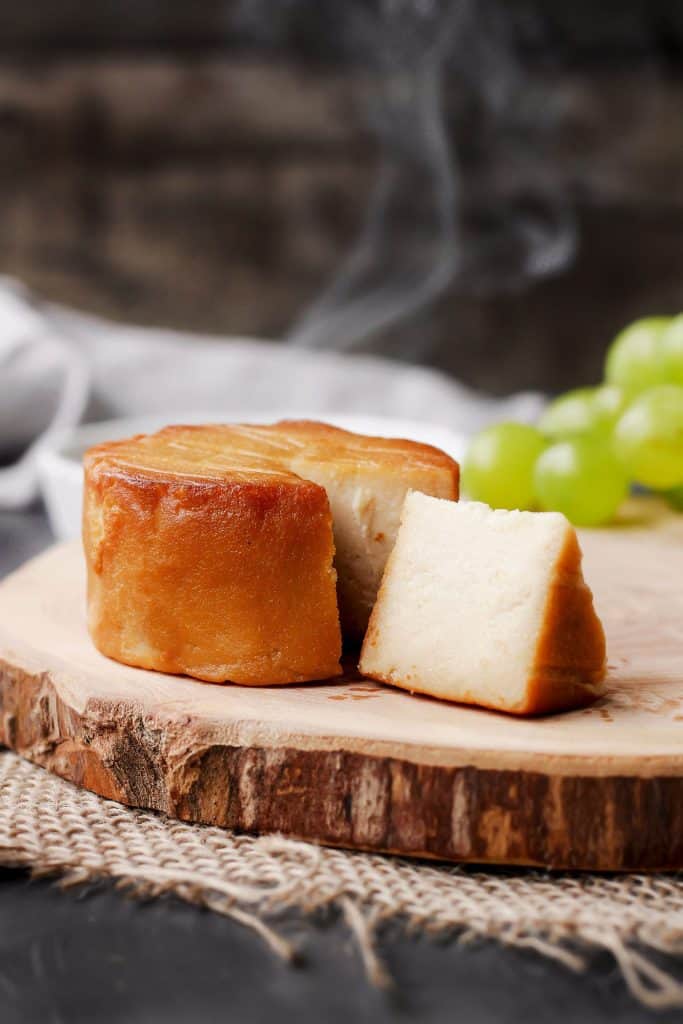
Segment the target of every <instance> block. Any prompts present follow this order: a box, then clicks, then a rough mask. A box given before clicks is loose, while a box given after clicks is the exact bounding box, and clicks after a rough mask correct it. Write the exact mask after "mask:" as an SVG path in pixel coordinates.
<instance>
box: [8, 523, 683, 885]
mask: <svg viewBox="0 0 683 1024" xmlns="http://www.w3.org/2000/svg"><path fill="white" fill-rule="evenodd" d="M581 539H582V546H583V548H584V554H585V558H584V565H585V572H586V578H587V580H588V581H589V583H590V584H591V586H592V587H593V590H594V593H595V598H596V605H597V608H598V610H599V612H600V614H601V616H602V618H603V621H604V624H605V628H606V632H607V638H608V651H609V675H608V684H607V694H606V696H605V697H604V698H601V699H600V700H599V701H598V702H597V703H596V704H595V705H594V706H593V707H591V708H587V709H584V710H582V711H577V712H572V713H569V714H564V715H557V716H553V717H546V718H542V719H533V720H523V719H522V720H520V719H514V718H510V717H507V716H503V715H499V714H496V713H493V712H488V711H483V710H479V709H475V708H468V707H460V706H455V705H449V704H445V703H442V702H439V701H436V700H431V699H429V698H425V697H413V696H411V695H409V694H407V693H404V692H402V691H399V690H395V689H391V688H389V687H384V686H380V685H378V684H375V683H373V682H370V681H368V680H364V679H362V678H360V677H359V676H358V675H357V674H354V673H350V674H348V675H347V676H346V677H345V678H344V679H343V680H342V681H341V682H333V683H323V684H308V685H302V686H292V687H270V688H257V689H254V688H244V687H237V686H213V685H210V684H206V683H199V682H195V681H193V680H190V679H186V678H182V677H175V676H166V675H161V674H158V673H153V672H146V671H143V670H141V669H133V668H128V667H126V666H124V665H119V664H117V663H116V662H113V661H109V660H108V659H106V658H104V657H102V656H101V655H100V654H98V652H97V651H96V650H95V649H94V647H93V646H92V644H91V643H90V641H89V638H88V636H87V633H86V628H85V614H84V570H83V564H82V556H81V552H80V548H79V547H78V546H77V545H63V546H58V547H55V548H52V549H51V550H50V551H48V552H46V553H45V554H43V555H41V556H39V557H38V558H37V559H34V560H33V561H32V562H30V563H28V564H27V565H25V566H24V567H23V568H22V569H20V570H19V571H18V572H16V573H15V574H14V575H12V576H10V577H8V578H7V579H6V580H5V581H4V582H3V583H2V584H0V738H1V739H2V741H3V742H4V743H5V744H6V745H7V746H10V747H13V748H14V749H15V750H17V751H18V752H19V753H21V754H22V755H24V756H25V757H27V758H30V759H31V760H32V761H35V762H36V763H38V764H40V765H43V766H44V767H45V768H49V769H50V770H51V771H53V772H56V773H57V774H58V775H61V776H62V777H64V778H66V779H69V780H71V781H72V782H75V783H77V784H78V785H81V786H85V787H87V788H88V789H91V790H93V791H94V792H96V793H99V794H101V795H102V796H105V797H109V798H111V799H114V800H118V801H121V802H122V803H125V804H130V805H133V806H137V807H146V808H153V809H155V810H158V811H163V812H165V813H166V814H169V815H172V816H174V817H177V818H182V819H185V820H189V821H197V822H207V823H211V824H215V825H222V826H230V827H235V828H239V829H246V830H249V831H256V832H272V831H277V832H283V833H286V834H289V835H296V836H300V837H303V838H307V839H311V840H314V841H317V842H321V843H326V844H332V845H338V846H345V847H353V848H358V849H366V850H378V851H391V852H395V853H401V854H405V855H411V856H420V857H423V856H426V857H439V858H445V859H449V860H459V861H475V862H495V863H502V864H541V865H546V866H550V867H564V868H580V869H588V868H590V869H609V870H625V869H656V868H660V869H664V868H683V517H679V518H678V519H675V518H670V519H665V520H662V521H661V522H658V524H657V525H656V526H652V525H651V524H650V526H649V527H647V526H646V525H645V524H639V523H638V521H637V520H636V521H635V522H634V523H632V524H631V525H630V526H627V527H626V526H625V527H624V528H622V529H619V530H611V531H588V532H584V534H583V535H582V538H581Z"/></svg>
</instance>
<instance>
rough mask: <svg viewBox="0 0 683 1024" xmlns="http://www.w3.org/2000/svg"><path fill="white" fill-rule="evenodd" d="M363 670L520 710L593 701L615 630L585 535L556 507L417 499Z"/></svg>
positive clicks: (405, 522) (409, 507)
mask: <svg viewBox="0 0 683 1024" xmlns="http://www.w3.org/2000/svg"><path fill="white" fill-rule="evenodd" d="M360 670H361V672H362V673H363V674H364V675H366V676H369V677H371V678H372V679H378V680H381V681H383V682H386V683H392V684H394V685H395V686H400V687H403V688H404V689H407V690H411V691H414V692H419V693H426V694H430V695H432V696H434V697H441V698H444V699H446V700H452V701H458V702H462V703H467V704H480V705H483V706H485V707H489V708H495V709H497V710H500V711H507V712H511V713H513V714H520V715H535V714H543V713H546V712H551V711H560V710H564V709H568V708H575V707H580V706H582V705H584V704H587V703H589V702H590V701H592V700H593V699H594V698H595V697H596V696H597V695H598V694H599V693H600V682H601V680H602V678H603V676H604V673H605V636H604V633H603V629H602V626H601V624H600V620H599V619H598V616H597V614H596V612H595V609H594V607H593V598H592V594H591V592H590V590H589V588H588V587H587V586H586V583H585V582H584V579H583V575H582V571H581V550H580V548H579V543H578V540H577V537H576V532H575V531H574V529H573V528H572V527H571V525H570V524H569V523H568V522H567V520H566V519H565V517H564V516H562V515H559V514H558V513H555V512H547V513H546V512H516V511H515V512H507V511H503V510H496V511H493V510H492V509H490V508H489V507H488V506H487V505H481V504H479V503H476V502H463V503H458V504H455V503H452V502H444V501H438V500H436V499H434V498H430V497H427V496H425V495H423V494H410V495H409V496H408V497H407V498H406V502H405V505H404V508H403V513H402V520H401V527H400V530H399V533H398V537H397V540H396V546H395V548H394V551H393V553H392V555H391V557H390V559H389V562H388V564H387V567H386V570H385V574H384V579H383V581H382V585H381V588H380V592H379V596H378V599H377V604H376V605H375V608H374V611H373V613H372V617H371V620H370V624H369V627H368V631H367V634H366V637H365V641H364V643H363V649H362V652H361V659H360Z"/></svg>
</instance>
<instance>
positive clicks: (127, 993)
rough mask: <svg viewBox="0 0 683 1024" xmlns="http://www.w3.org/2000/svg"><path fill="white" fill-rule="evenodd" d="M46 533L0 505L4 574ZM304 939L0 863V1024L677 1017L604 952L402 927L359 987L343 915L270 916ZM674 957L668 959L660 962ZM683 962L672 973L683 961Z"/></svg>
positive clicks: (580, 1021) (37, 514) (417, 1023)
mask: <svg viewBox="0 0 683 1024" xmlns="http://www.w3.org/2000/svg"><path fill="white" fill-rule="evenodd" d="M48 541H49V531H48V528H47V524H46V523H45V519H44V517H43V515H42V512H41V511H40V510H39V509H35V510H32V511H31V512H26V513H0V576H2V575H4V574H5V573H6V572H8V571H10V570H11V569H13V568H15V567H16V566H17V565H19V564H20V563H21V561H23V560H24V559H25V558H28V557H30V556H31V555H32V554H35V553H36V552H37V551H38V550H40V549H41V548H42V547H44V546H45V545H46V544H47V543H48ZM279 927H280V929H281V930H282V932H283V933H284V934H287V935H288V937H290V938H291V939H293V940H295V941H296V942H297V945H298V946H299V948H300V949H301V951H302V954H303V958H302V965H301V966H299V967H289V966H287V965H285V964H283V963H282V962H280V961H279V960H278V959H277V958H276V957H275V956H274V955H273V954H272V953H271V952H270V951H269V950H268V949H267V948H265V947H264V945H263V943H262V941H261V939H259V938H258V937H257V936H256V935H255V934H253V933H252V932H250V931H249V930H248V929H246V928H244V927H243V926H241V925H239V924H237V923H235V922H234V921H231V920H228V919H225V918H222V917H220V916H219V915H217V914H212V913H209V912H206V911H202V910H199V909H197V908H196V907H191V906H188V905H185V904H183V903H181V902H179V901H177V900H172V899H160V900H156V901H152V902H149V903H138V902H135V901H134V900H132V899H130V898H128V897H126V896H125V895H123V894H122V893H120V892H118V891H117V890H116V889H115V888H114V886H113V885H101V886H97V887H94V888H88V889H84V888H80V889H69V890H62V889H60V888H59V887H58V886H57V884H56V883H55V882H53V881H50V880H40V881H30V880H29V878H28V877H27V875H26V873H24V872H21V871H10V870H0V1020H1V1021H2V1024H34V1022H35V1024H62V1022H68V1024H92V1022H93V1021H98V1022H99V1024H158V1022H159V1024H161V1022H163V1024H186V1022H190V1021H191V1022H192V1024H213V1022H214V1021H215V1022H218V1021H221V1022H223V1024H226V1022H228V1024H230V1022H234V1024H261V1022H264V1021H271V1020H273V1021H277V1024H290V1022H291V1024H308V1022H310V1024H347V1022H358V1024H442V1022H443V1024H446V1022H448V1024H452V1022H462V1024H529V1021H539V1022H540V1024H544V1022H546V1021H552V1022H553V1024H603V1022H604V1024H608V1022H609V1024H615V1022H616V1024H647V1022H650V1021H652V1022H654V1021H658V1022H659V1024H674V1022H677V1021H680V1020H681V1014H680V1011H675V1012H671V1013H653V1012H650V1011H647V1010H645V1009H643V1008H642V1007H640V1006H639V1005H638V1004H637V1003H636V1002H635V1000H634V999H633V998H632V997H631V996H630V994H629V993H628V991H627V990H626V987H625V985H624V983H623V981H622V979H621V976H620V974H619V972H618V970H617V968H616V967H615V966H614V963H613V961H612V960H611V958H609V957H608V956H606V955H605V956H599V957H596V958H595V959H594V961H593V963H592V966H591V969H590V971H589V972H587V973H586V974H584V975H582V976H575V975H574V974H572V973H571V972H570V971H568V970H567V969H566V968H564V967H562V966H560V965H558V964H556V963H554V962H552V961H548V960H545V959H542V958H541V957H539V956H538V955H536V954H535V953H532V952H521V951H518V950H506V949H503V948H501V947H500V946H498V945H496V944H495V943H483V944H480V945H477V946H470V947H461V946H458V945H456V944H455V943H450V944H443V943H438V942H434V941H432V940H429V939H417V938H409V937H407V936H406V935H404V934H402V933H401V931H400V929H399V928H398V927H396V926H393V927H392V928H391V929H390V930H389V931H388V933H387V934H386V935H385V936H383V938H382V941H381V953H382V956H383V958H384V960H385V962H386V964H387V966H388V967H389V969H390V971H391V973H392V975H393V976H394V978H395V979H397V983H396V987H395V989H394V990H393V991H392V992H390V993H384V992H380V991H378V990H376V989H373V988H372V987H370V986H369V985H368V983H367V981H366V980H365V976H364V973H363V969H362V966H361V963H360V961H359V958H358V954H357V951H356V950H355V948H354V945H353V942H352V941H351V939H350V937H349V933H348V930H347V929H346V927H345V926H344V924H343V922H342V921H340V920H339V919H338V918H337V917H335V916H332V917H330V918H328V919H326V920H324V921H322V920H320V921H316V922H315V923H312V922H310V921H309V922H304V921H302V919H301V918H300V917H298V915H289V916H288V917H287V918H286V919H285V920H283V921H281V922H280V923H279ZM669 966H670V965H669ZM681 973H683V972H681Z"/></svg>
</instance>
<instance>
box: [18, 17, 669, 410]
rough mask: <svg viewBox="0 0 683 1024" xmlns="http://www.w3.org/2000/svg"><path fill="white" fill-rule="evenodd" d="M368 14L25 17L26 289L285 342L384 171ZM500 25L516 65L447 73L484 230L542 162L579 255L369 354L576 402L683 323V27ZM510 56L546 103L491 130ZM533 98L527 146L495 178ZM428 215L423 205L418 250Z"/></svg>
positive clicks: (649, 20)
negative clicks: (364, 34) (661, 320)
mask: <svg viewBox="0 0 683 1024" xmlns="http://www.w3.org/2000/svg"><path fill="white" fill-rule="evenodd" d="M352 6H354V4H353V3H352V2H351V0H350V2H349V4H348V5H345V4H334V3H331V2H330V3H325V2H320V3H314V2H313V0H311V2H309V3H306V2H304V0H299V2H295V0H291V2H289V3H287V2H284V3H267V2H265V3H259V2H258V0H253V2H251V3H248V2H247V3H245V2H241V3H217V2H215V0H203V2H202V3H200V4H191V3H187V0H136V2H133V0H130V2H119V3H113V2H112V3H108V4H105V3H85V2H84V0H81V2H77V0H69V2H67V0H60V2H56V0H55V2H49V0H31V2H30V3H27V4H23V5H21V4H16V3H10V2H9V0H0V272H4V273H10V274H16V275H18V276H20V277H21V278H23V279H24V280H25V281H27V282H28V283H29V284H31V285H33V286H34V287H35V288H37V289H39V290H40V291H41V292H43V293H44V294H45V295H47V296H49V297H51V298H53V299H56V300H59V301H63V302H66V303H69V304H73V305H76V306H79V307H83V308H85V309H88V310H91V311H94V312H99V313H102V314H105V315H107V316H112V317H116V318H121V319H130V320H137V321H140V322H144V323H155V324H168V325H172V326H177V327H182V328H193V329H200V330H207V331H220V332H233V333H246V334H252V335H263V336H275V337H277V336H280V335H282V334H283V333H284V332H285V331H286V330H287V329H288V327H289V326H290V325H291V323H292V322H293V320H295V319H296V317H297V315H298V314H300V313H301V311H302V310H303V309H304V308H305V307H306V305H307V304H308V303H309V302H311V301H312V300H313V298H314V297H315V296H316V295H317V294H318V293H319V291H320V289H321V288H322V287H323V286H324V285H325V284H326V283H327V282H328V281H329V280H330V278H331V277H332V276H333V275H334V272H335V269H336V268H337V267H338V266H339V263H340V260H341V259H342V257H343V256H344V254H345V253H346V252H347V251H348V250H349V248H350V246H351V245H352V244H353V242H354V239H355V238H356V236H357V234H358V232H359V230H360V228H361V226H362V224H363V221H364V216H365V211H366V206H367V202H368V196H369V194H370V192H371V189H372V185H373V182H374V181H375V178H376V174H377V167H378V162H379V159H380V150H381V146H380V142H379V141H378V138H377V135H376V134H375V133H373V131H372V130H371V127H369V126H368V122H367V120H366V118H365V117H364V109H365V108H366V107H367V104H368V102H370V100H371V98H372V96H373V94H374V93H375V91H376V87H377V76H378V75H381V74H382V73H383V71H382V62H381V60H380V61H377V60H374V59H373V55H372V53H369V52H368V51H367V49H364V48H363V47H358V46H355V45H354V37H353V36H350V37H348V38H347V37H346V35H345V33H346V28H347V26H346V23H345V20H346V19H347V17H348V10H349V8H350V7H352ZM355 6H356V7H358V3H356V4H355ZM496 24H497V28H496V32H499V33H500V40H502V42H500V47H501V49H500V51H494V53H493V64H492V66H489V67H482V68H481V72H480V73H479V74H477V73H476V71H475V72H472V69H471V67H470V68H468V75H469V78H468V81H467V82H466V83H465V84H463V75H462V73H461V72H462V68H461V65H460V63H459V61H460V58H459V55H458V53H457V52H455V53H454V54H453V55H452V57H449V59H448V60H447V61H446V62H445V65H444V96H445V113H446V121H447V124H448V132H449V135H450V138H451V142H452V145H453V148H454V151H455V153H456V154H457V168H458V173H459V175H460V176H461V178H462V182H463V189H462V194H463V200H462V203H461V205H460V206H459V209H458V217H459V218H462V219H463V221H464V222H465V223H467V222H468V218H469V220H472V221H473V224H474V226H473V227H471V228H470V230H471V232H473V233H474V235H475V236H476V232H477V230H478V228H477V224H479V223H481V221H482V215H486V214H487V213H490V212H491V211H495V209H496V202H497V199H496V196H497V192H496V190H495V188H494V187H493V186H492V188H491V192H490V193H489V192H487V191H486V190H482V189H481V188H479V189H477V187H476V185H477V183H481V181H482V180H486V181H488V180H489V178H491V179H494V178H495V179H496V181H499V182H500V181H502V182H503V183H505V182H507V181H510V180H511V179H512V178H514V177H515V176H516V175H517V176H518V177H519V176H520V175H521V177H522V178H523V176H524V171H523V170H522V171H521V172H518V170H517V160H516V157H515V159H513V158H512V157H509V153H510V152H512V153H513V154H519V152H523V153H526V152H527V150H528V151H529V152H533V153H535V154H538V156H539V159H540V161H541V164H542V168H543V181H544V182H550V184H551V188H552V193H553V195H554V196H558V197H560V201H561V203H562V204H563V209H564V208H565V207H566V208H567V209H568V210H569V211H570V215H571V217H572V218H573V219H574V223H575V227H576V230H577V235H576V237H577V248H576V251H575V253H574V254H573V255H572V256H571V257H568V259H567V261H566V265H565V266H564V267H563V269H562V270H561V271H560V272H558V273H557V274H555V275H554V276H551V277H542V276H541V277H538V276H533V275H531V274H520V275H519V277H518V279H516V280H513V281H512V282H511V281H510V280H507V279H506V277H505V275H500V278H499V276H498V275H497V272H496V269H495V265H494V266H493V267H490V268H487V272H486V274H485V275H483V276H482V275H474V277H468V275H467V274H465V275H455V276H454V278H453V280H452V281H451V283H450V284H449V285H448V287H447V288H446V289H445V291H443V292H442V293H441V294H440V295H439V296H438V297H436V298H435V299H434V301H433V302H431V304H430V305H429V307H428V308H427V309H420V310H415V311H413V312H411V313H409V314H408V315H407V316H405V317H404V318H403V319H402V320H401V321H400V323H394V324H393V325H392V326H391V328H390V329H387V330H385V331H384V332H382V333H380V334H377V335H375V336H374V337H372V338H371V339H369V340H368V341H367V342H366V343H365V344H366V346H367V347H372V348H375V349H378V350H381V351H385V352H388V353H392V352H393V353H395V354H398V355H403V356H405V355H409V356H410V357H412V358H417V357H421V358H425V359H428V360H429V361H431V362H433V363H435V364H437V365H440V366H443V367H445V368H447V369H448V370H449V371H451V372H453V373H456V374H458V375H459V376H461V377H463V378H464V379H465V380H468V381H470V382H471V383H473V384H476V385H478V386H481V387H486V388H489V389H491V390H494V391H499V392H502V391H507V390H511V389H514V388H518V387H543V388H548V389H553V390H556V389H560V388H564V387H567V386H570V385H572V384H579V383H584V382H589V381H591V380H592V379H593V378H595V377H596V376H597V375H598V374H599V372H600V368H601V363H602V358H603V352H604V348H605V345H606V344H607V342H608V341H609V340H610V338H611V336H612V335H613V334H614V333H615V331H616V330H617V329H618V328H619V326H620V325H622V324H623V323H624V322H626V321H628V320H629V319H630V318H633V317H635V316H637V315H640V314H645V313H649V312H676V311H678V310H679V309H680V308H681V307H683V130H682V129H683V78H682V76H681V68H682V67H683V64H682V57H683V5H681V4H680V3H678V2H676V0H669V2H660V3H655V2H652V0H651V2H649V3H645V2H640V0H638V2H636V0H622V2H621V3H599V4H598V3H595V2H591V0H574V2H573V3H572V4H558V3H554V2H552V0H533V2H532V0H527V2H522V0H517V2H510V3H508V4H507V5H505V14H504V16H503V18H502V23H501V21H500V19H499V20H498V21H497V23H496ZM478 32H479V34H480V36H481V39H480V40H479V43H481V44H482V45H484V44H486V43H487V40H488V35H489V31H488V28H487V26H486V25H482V26H479V28H478ZM349 40H350V45H349ZM497 53H502V54H503V57H504V58H505V59H507V57H508V56H511V57H513V58H514V61H515V64H516V66H517V67H518V69H519V72H520V74H521V85H520V84H519V82H518V83H517V85H516V86H515V88H514V93H515V95H514V97H513V100H512V101H511V102H510V103H507V101H506V102H505V103H503V107H502V109H501V110H499V111H498V112H497V113H496V116H495V118H494V119H493V122H491V116H490V112H489V114H486V113H485V112H484V113H482V110H481V108H482V96H485V94H486V91H487V88H488V85H487V83H490V82H491V81H493V82H497V81H498V79H497V75H498V71H497V68H498V57H497V56H496V54H497ZM475 63H476V62H475ZM465 77H467V76H465ZM520 97H521V100H522V105H523V103H524V102H526V99H527V98H528V97H533V103H532V104H531V108H532V113H531V116H530V117H529V116H527V117H526V123H525V124H523V125H522V126H521V127H515V129H514V131H513V132H512V133H511V135H512V136H513V138H512V149H510V148H509V147H508V148H506V146H505V145H503V146H502V147H501V152H500V153H496V154H495V155H494V157H491V156H490V154H489V155H488V156H485V157H482V156H481V154H480V153H478V146H477V140H479V139H481V138H484V137H485V136H486V132H487V131H488V133H489V135H490V136H491V137H492V138H495V139H499V138H501V137H502V136H503V135H504V134H505V130H506V128H505V126H506V123H507V121H506V119H507V117H508V111H509V110H511V111H512V114H511V117H512V120H513V121H515V124H516V123H517V120H520V118H519V107H520V102H519V101H520ZM492 102H493V103H494V105H495V102H496V101H495V98H494V100H493V101H492ZM527 114H528V112H527ZM487 119H488V120H487ZM486 120H487V123H488V124H489V127H488V128H483V127H482V124H483V121H486ZM521 120H522V121H524V117H522V118H521ZM534 120H536V121H538V122H539V125H534V124H533V123H532V125H531V128H532V131H531V132H530V134H529V135H528V137H527V135H526V134H525V132H526V131H527V129H528V128H529V124H528V122H529V121H531V122H534ZM540 122H542V123H540ZM491 123H492V124H493V128H491ZM535 128H538V130H535ZM515 133H516V134H515ZM508 159H509V163H507V162H506V161H508ZM482 161H483V162H484V163H483V164H482ZM484 165H485V174H483V173H482V170H481V168H482V166H484ZM496 187H497V186H496ZM472 196H474V197H475V198H474V199H472ZM532 200H533V196H532ZM470 208H472V209H474V210H475V214H476V216H474V217H471V216H470V213H471V209H470ZM482 211H483V214H482ZM413 212H414V211H413ZM402 216H403V214H400V215H399V216H398V219H397V220H398V225H399V227H398V229H397V231H396V241H395V244H396V245H400V244H401V242H400V239H401V223H402ZM410 217H411V210H410V200H407V204H406V210H405V221H406V224H407V225H408V227H407V228H406V237H408V238H409V237H410V235H409V222H410ZM513 260H514V256H513Z"/></svg>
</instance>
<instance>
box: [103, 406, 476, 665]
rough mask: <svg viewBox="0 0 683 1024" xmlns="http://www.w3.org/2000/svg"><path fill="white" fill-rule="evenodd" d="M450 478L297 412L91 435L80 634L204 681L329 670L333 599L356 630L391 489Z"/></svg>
mask: <svg viewBox="0 0 683 1024" xmlns="http://www.w3.org/2000/svg"><path fill="white" fill-rule="evenodd" d="M457 484H458V469H457V464H456V463H454V462H453V460H452V459H450V458H449V457H448V456H446V455H444V454H443V453H442V452H439V451H437V450H436V449H433V448H430V447H428V446H426V445H418V444H414V443H412V442H408V441H396V440H384V439H379V438H368V437H362V436H360V435H355V434H351V433H349V432H347V431H342V430H337V429H335V428H333V427H328V426H326V425H325V424H319V423H310V422H305V421H301V422H289V423H282V424H275V425H271V426H252V425H244V426H206V427H167V428H166V429H165V430H162V431H160V432H159V433H157V434H153V435H149V436H147V435H142V436H138V437H135V438H131V439H129V440H125V441H116V442H111V443H109V444H104V445H100V446H98V447H96V448H93V449H91V450H90V451H89V452H88V453H87V454H86V457H85V497H84V516H83V539H84V548H85V554H86V562H87V569H88V624H89V629H90V634H91V636H92V639H93V641H94V643H95V645H96V646H97V647H98V649H99V650H100V651H101V652H102V653H103V654H106V655H108V656H110V657H112V658H115V659H117V660H118V661H122V662H125V663H126V664H130V665H137V666H140V667H143V668H149V669H156V670H159V671H163V672H172V673H185V674H187V675H191V676H194V677H196V678H198V679H203V680H207V681H211V682H227V681H230V682H236V683H242V684H245V685H275V684H280V683H292V682H299V681H304V680H310V679H324V678H329V677H332V676H335V675H338V674H339V672H340V668H339V657H340V652H341V636H340V622H339V609H340V610H341V616H342V622H343V623H344V625H345V626H346V628H347V635H348V636H349V637H350V638H351V639H353V638H357V637H359V636H361V635H362V632H363V630H364V629H365V627H366V625H367V621H368V617H369V614H370V610H371V608H372V605H373V603H374V600H375V597H376V594H377V589H378V586H379V582H380V579H381V575H382V572H383V569H384V565H385V562H386V558H387V556H388V553H389V551H390V549H391V546H392V544H393V541H394V539H395V535H396V531H397V529H398V522H399V517H400V508H401V506H402V503H403V498H404V497H405V494H406V492H407V491H408V490H409V489H410V488H411V487H412V488H424V489H425V490H429V491H431V492H432V493H435V494H439V495H441V496H443V497H449V498H455V497H457ZM333 519H334V533H333ZM335 540H336V546H337V547H336V567H335ZM337 577H338V594H337ZM338 597H339V609H338Z"/></svg>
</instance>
